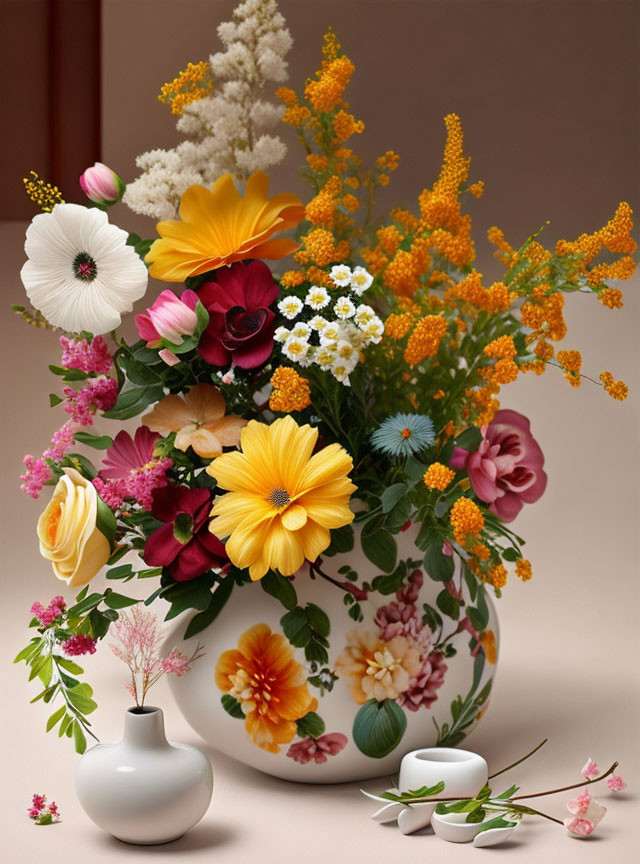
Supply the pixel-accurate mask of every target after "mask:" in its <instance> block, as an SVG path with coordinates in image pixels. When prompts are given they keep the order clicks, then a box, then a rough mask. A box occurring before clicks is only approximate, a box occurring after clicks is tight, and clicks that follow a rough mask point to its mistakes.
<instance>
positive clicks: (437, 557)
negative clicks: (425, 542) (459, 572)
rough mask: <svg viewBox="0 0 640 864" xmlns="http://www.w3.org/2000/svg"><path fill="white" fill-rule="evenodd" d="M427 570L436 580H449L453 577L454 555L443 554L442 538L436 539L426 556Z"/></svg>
mask: <svg viewBox="0 0 640 864" xmlns="http://www.w3.org/2000/svg"><path fill="white" fill-rule="evenodd" d="M424 566H425V570H426V571H427V573H428V574H429V577H430V578H431V579H433V581H434V582H449V581H450V580H451V579H453V571H454V565H453V555H443V554H442V540H436V541H435V543H432V544H431V545H430V546H429V548H428V549H427V551H426V553H425V556H424Z"/></svg>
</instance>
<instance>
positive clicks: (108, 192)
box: [79, 162, 125, 204]
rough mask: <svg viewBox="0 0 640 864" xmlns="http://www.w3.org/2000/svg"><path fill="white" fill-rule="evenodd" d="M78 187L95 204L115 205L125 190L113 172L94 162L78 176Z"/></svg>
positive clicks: (105, 166) (100, 163) (102, 164)
mask: <svg viewBox="0 0 640 864" xmlns="http://www.w3.org/2000/svg"><path fill="white" fill-rule="evenodd" d="M79 182H80V186H81V187H82V191H83V192H84V194H85V195H86V196H87V198H88V199H89V200H90V201H94V202H95V203H96V204H115V203H116V202H117V201H119V200H120V199H121V198H122V196H123V194H124V190H125V185H124V183H123V182H122V180H121V179H120V178H119V177H118V175H117V174H116V172H115V171H112V170H111V168H109V167H108V166H107V165H105V164H104V163H102V162H96V163H95V165H92V166H91V168H87V169H86V171H84V172H83V173H82V174H81V175H80V180H79Z"/></svg>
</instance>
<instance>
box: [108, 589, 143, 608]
mask: <svg viewBox="0 0 640 864" xmlns="http://www.w3.org/2000/svg"><path fill="white" fill-rule="evenodd" d="M104 602H105V605H106V606H108V607H109V608H110V609H126V607H127V606H135V605H136V603H139V602H140V601H139V600H136V599H135V598H133V597H125V595H124V594H116V593H115V591H111V593H109V594H105V597H104Z"/></svg>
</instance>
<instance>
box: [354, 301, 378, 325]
mask: <svg viewBox="0 0 640 864" xmlns="http://www.w3.org/2000/svg"><path fill="white" fill-rule="evenodd" d="M375 317H376V313H375V311H374V310H373V309H372V308H371V306H367V305H366V304H365V303H361V304H360V305H359V306H358V308H357V309H356V314H355V319H354V320H355V322H356V324H357V325H358V327H364V325H365V324H368V323H369V321H371V319H372V318H375Z"/></svg>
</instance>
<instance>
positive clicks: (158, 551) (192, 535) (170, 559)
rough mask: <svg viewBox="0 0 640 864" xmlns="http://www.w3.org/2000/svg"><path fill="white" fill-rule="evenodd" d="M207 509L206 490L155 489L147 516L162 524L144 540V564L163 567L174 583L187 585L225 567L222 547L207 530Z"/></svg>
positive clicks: (225, 555)
mask: <svg viewBox="0 0 640 864" xmlns="http://www.w3.org/2000/svg"><path fill="white" fill-rule="evenodd" d="M211 506H212V500H211V492H210V490H209V489H189V488H188V487H186V486H167V487H166V488H165V489H156V490H155V491H154V492H153V505H152V507H151V512H152V514H153V515H154V516H155V517H156V519H158V520H160V522H164V523H165V524H164V525H162V526H161V527H160V528H158V529H157V531H154V533H153V534H152V535H151V536H150V537H149V539H148V540H147V543H146V545H145V547H144V555H143V557H144V560H145V561H146V563H147V564H150V565H151V566H152V567H165V568H166V569H167V570H168V572H169V574H170V576H171V577H172V578H173V579H175V581H176V582H187V581H188V580H189V579H195V578H196V576H200V574H201V573H206V571H207V570H210V569H211V568H212V567H217V568H220V567H224V566H225V565H226V564H228V563H229V559H228V558H227V554H226V552H225V548H224V543H222V542H221V541H220V540H218V538H217V537H216V536H214V535H213V534H212V533H211V531H210V530H209V522H210V521H211V519H210V516H209V513H210V511H211Z"/></svg>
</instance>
